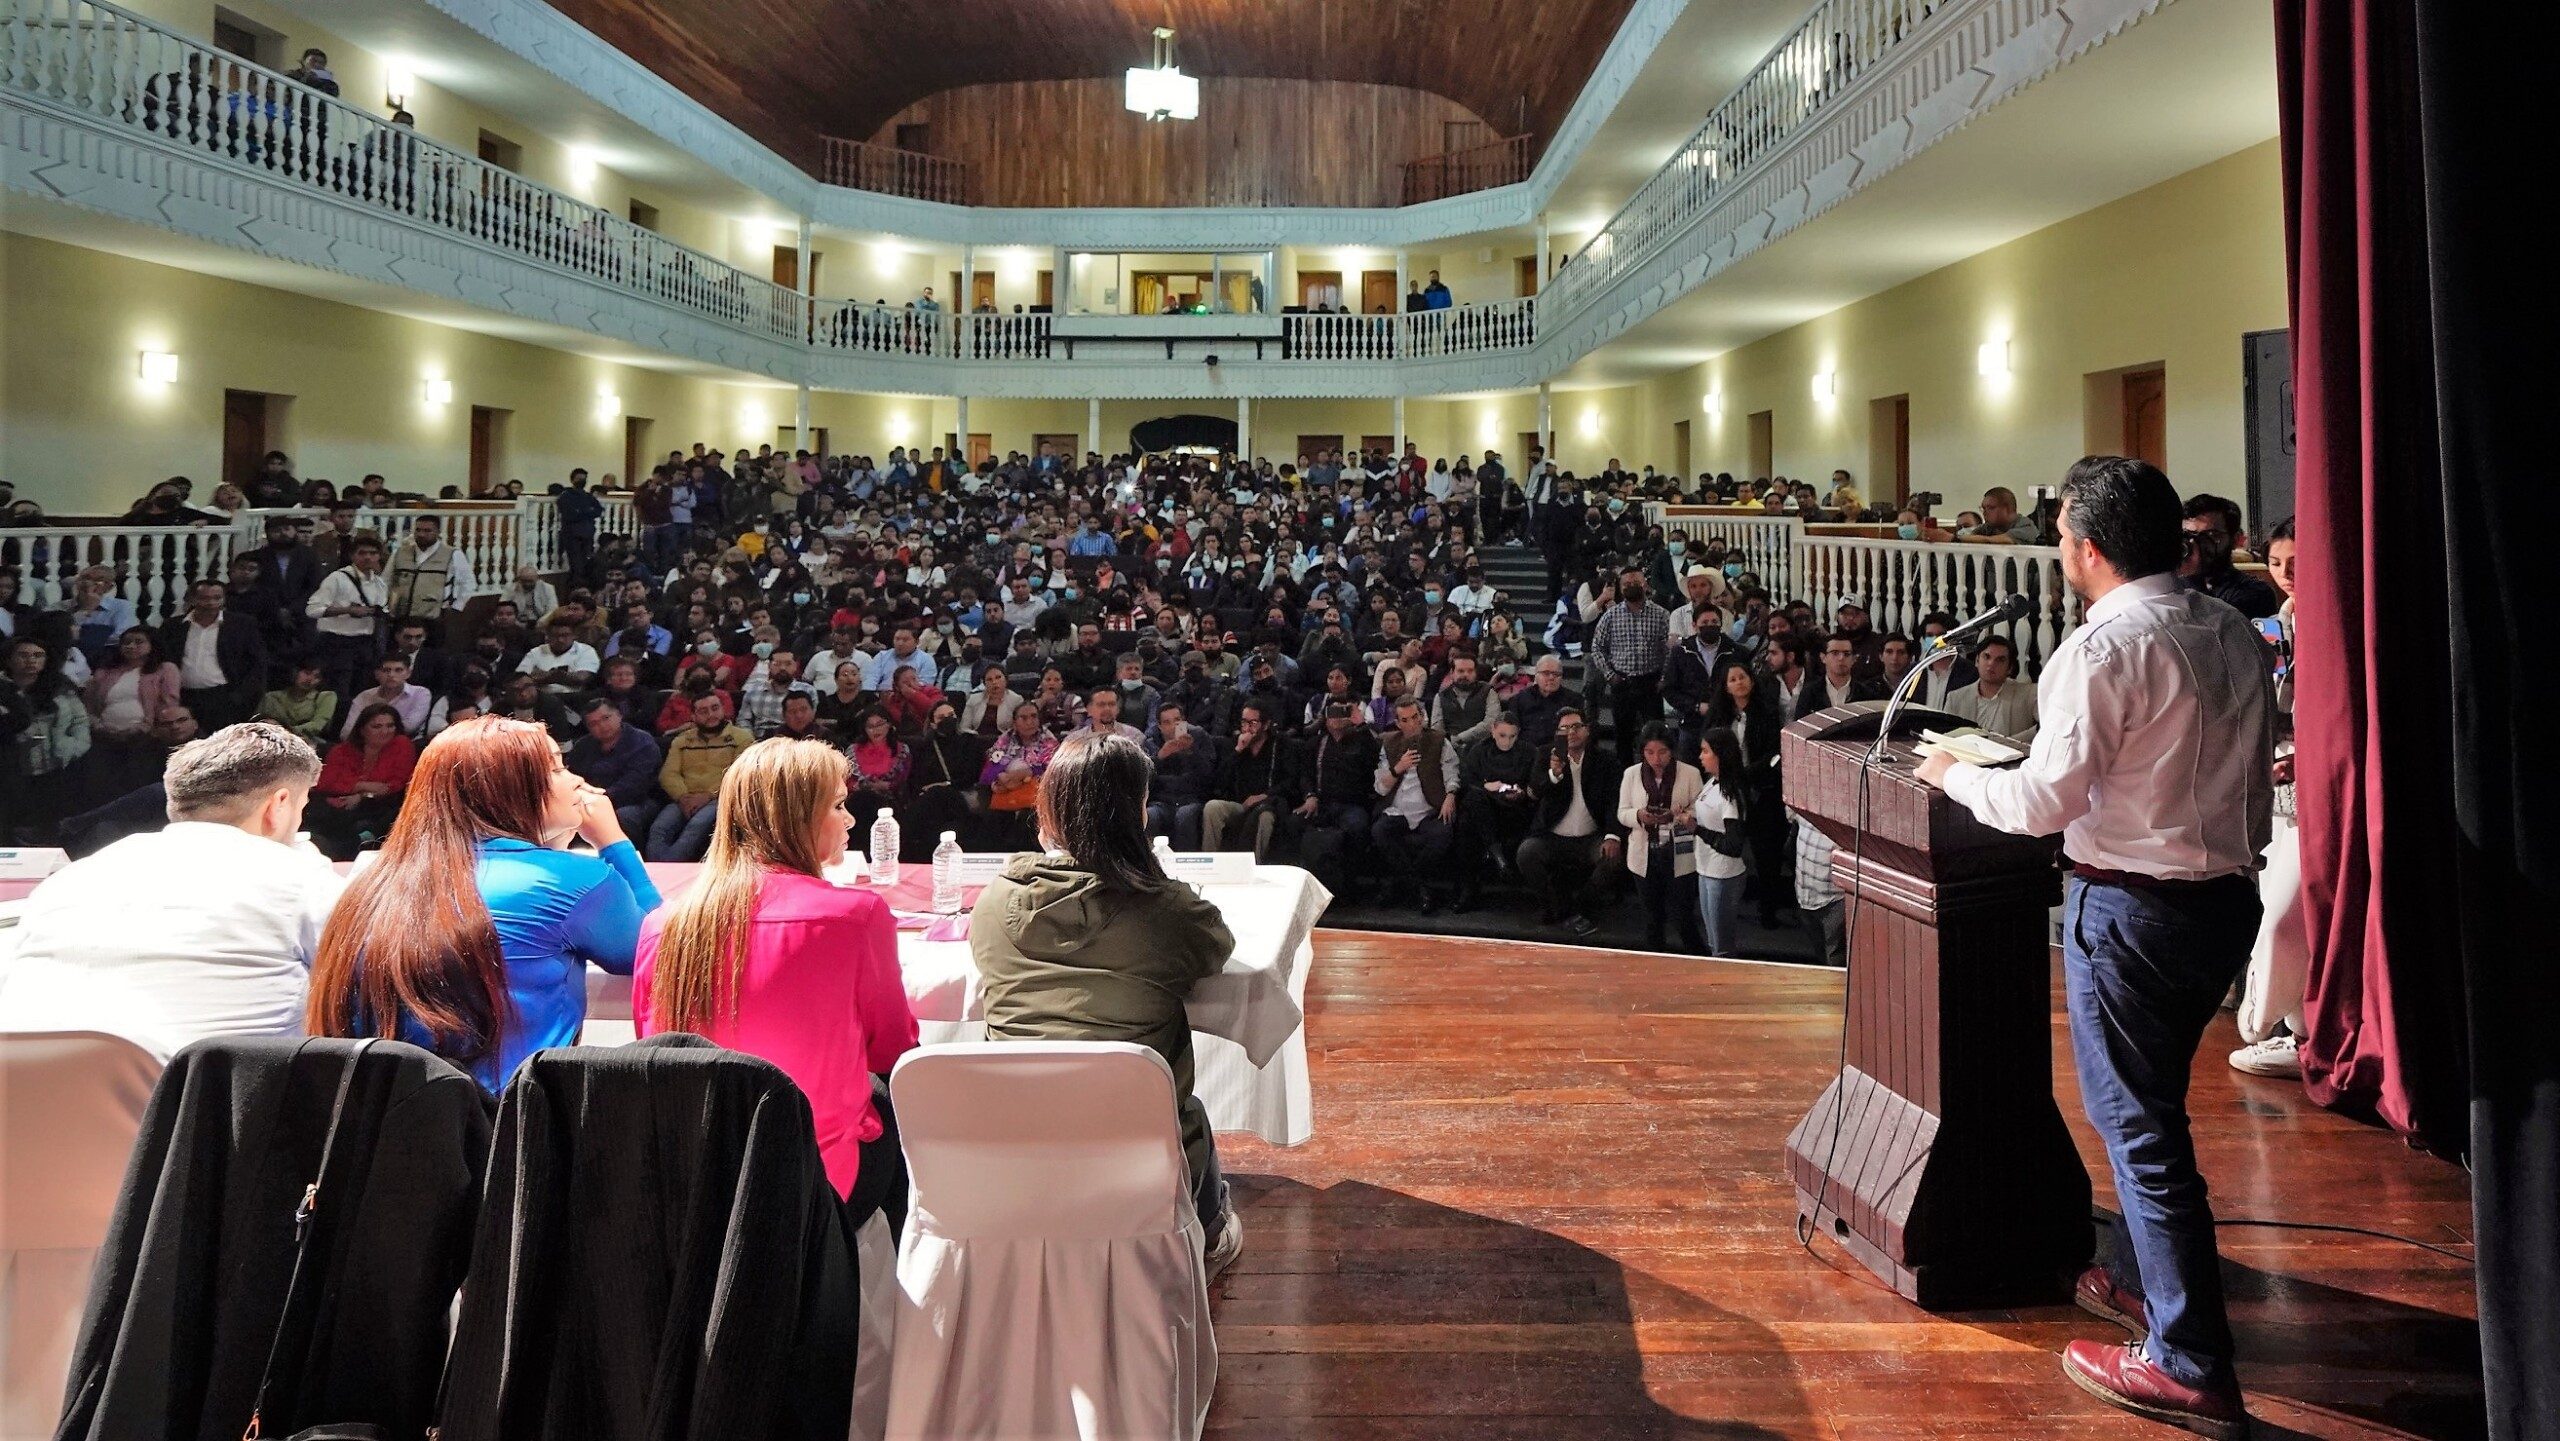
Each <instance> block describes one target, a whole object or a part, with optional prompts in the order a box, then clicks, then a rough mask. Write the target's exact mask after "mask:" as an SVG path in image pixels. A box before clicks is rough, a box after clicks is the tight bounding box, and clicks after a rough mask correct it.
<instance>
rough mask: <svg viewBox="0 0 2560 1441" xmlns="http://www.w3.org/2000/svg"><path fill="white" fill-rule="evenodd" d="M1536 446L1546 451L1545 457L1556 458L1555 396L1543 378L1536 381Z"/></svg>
mask: <svg viewBox="0 0 2560 1441" xmlns="http://www.w3.org/2000/svg"><path fill="white" fill-rule="evenodd" d="M1538 448H1539V449H1540V450H1543V451H1545V452H1546V453H1547V459H1549V460H1553V459H1555V458H1556V397H1555V391H1554V390H1553V389H1552V388H1551V387H1550V386H1549V385H1548V384H1547V382H1545V381H1543V380H1541V381H1539V382H1538Z"/></svg>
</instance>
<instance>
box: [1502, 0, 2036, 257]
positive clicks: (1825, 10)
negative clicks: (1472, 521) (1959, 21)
mask: <svg viewBox="0 0 2560 1441" xmlns="http://www.w3.org/2000/svg"><path fill="white" fill-rule="evenodd" d="M1941 3H1943V0H1823V3H1822V4H1820V5H1818V6H1816V7H1815V8H1814V11H1813V13H1812V14H1811V15H1809V16H1807V17H1805V20H1804V23H1803V24H1801V25H1798V26H1797V27H1796V28H1795V29H1794V30H1793V31H1792V32H1790V33H1789V34H1788V36H1787V38H1786V39H1784V40H1782V41H1780V42H1779V43H1778V46H1777V48H1776V49H1774V50H1772V51H1771V52H1770V53H1769V55H1768V58H1766V59H1764V60H1762V61H1761V62H1760V64H1759V66H1758V67H1757V68H1755V69H1754V70H1753V71H1752V72H1751V74H1750V76H1749V77H1748V78H1746V79H1745V80H1744V81H1743V82H1742V84H1741V85H1740V86H1739V87H1738V88H1736V89H1735V90H1734V92H1733V93H1732V94H1731V95H1729V96H1727V97H1725V99H1724V101H1723V103H1721V104H1719V105H1718V106H1716V108H1715V109H1714V110H1713V111H1711V112H1710V113H1709V114H1708V116H1707V120H1706V123H1705V124H1703V125H1700V126H1699V127H1698V129H1697V130H1696V132H1695V133H1693V134H1692V135H1691V136H1690V137H1689V139H1688V141H1687V143H1685V144H1684V145H1682V146H1681V147H1680V149H1679V150H1677V151H1675V152H1673V154H1672V156H1671V158H1670V159H1669V160H1667V161H1665V162H1664V163H1663V165H1662V168H1661V169H1659V170H1657V171H1655V172H1654V174H1653V178H1652V179H1650V180H1648V181H1646V182H1645V183H1644V184H1643V185H1642V186H1640V187H1638V189H1637V190H1636V193H1635V194H1634V196H1632V197H1631V198H1629V200H1628V201H1627V203H1626V204H1625V205H1624V206H1622V207H1620V208H1619V210H1618V213H1617V214H1616V215H1614V216H1612V217H1610V220H1609V223H1608V224H1606V225H1604V226H1602V227H1601V228H1600V230H1599V232H1598V233H1597V234H1595V235H1594V236H1592V238H1591V239H1590V240H1589V241H1588V242H1586V243H1585V244H1584V245H1583V247H1582V249H1581V250H1580V251H1578V252H1577V253H1575V254H1574V256H1573V257H1572V258H1571V259H1570V260H1569V261H1568V262H1567V263H1566V264H1565V265H1564V266H1563V267H1562V268H1561V269H1560V270H1558V271H1557V272H1556V276H1555V279H1554V280H1553V281H1552V282H1550V283H1549V285H1548V287H1547V290H1548V294H1549V297H1550V298H1551V300H1552V301H1553V302H1554V303H1556V304H1557V305H1559V306H1579V305H1580V304H1582V303H1583V302H1584V301H1586V300H1587V299H1588V298H1589V297H1591V296H1592V295H1594V294H1596V293H1598V292H1599V291H1600V290H1602V289H1603V288H1605V287H1606V286H1607V285H1608V284H1609V283H1610V282H1611V281H1614V280H1616V279H1618V278H1619V277H1620V276H1622V275H1625V274H1626V273H1628V272H1629V271H1631V270H1633V269H1634V268H1635V267H1636V266H1637V265H1639V264H1641V263H1643V262H1644V261H1645V260H1646V259H1647V258H1649V257H1650V256H1652V255H1653V254H1654V253H1655V252H1656V251H1657V250H1659V249H1661V247H1662V246H1663V245H1664V244H1665V243H1667V242H1668V241H1669V240H1670V239H1671V238H1672V237H1673V236H1676V235H1679V234H1680V233H1682V232H1684V231H1686V230H1687V229H1688V228H1689V226H1690V225H1691V224H1692V223H1693V222H1695V221H1696V220H1697V219H1698V218H1699V217H1701V216H1702V215H1704V214H1705V213H1706V212H1707V210H1708V209H1709V208H1710V207H1711V206H1712V205H1714V204H1715V202H1716V201H1718V200H1720V199H1722V198H1723V197H1724V195H1725V193H1726V191H1727V189H1728V187H1730V186H1731V185H1733V184H1734V183H1736V182H1737V181H1738V180H1740V178H1741V177H1742V176H1743V175H1744V174H1745V173H1746V172H1748V171H1750V170H1751V168H1752V167H1753V166H1755V165H1757V164H1759V163H1760V162H1761V161H1762V160H1764V159H1766V158H1767V157H1768V156H1769V155H1770V154H1771V153H1773V152H1775V151H1776V150H1778V149H1779V148H1780V147H1782V146H1783V145H1785V144H1786V142H1787V141H1788V140H1789V139H1790V138H1792V137H1794V136H1795V135H1797V134H1798V133H1800V132H1801V131H1802V130H1803V128H1804V127H1805V125H1806V123H1807V122H1809V121H1810V120H1811V119H1812V118H1813V117H1814V116H1815V115H1816V114H1818V113H1820V112H1821V110H1822V108H1823V107H1824V106H1825V105H1826V104H1829V103H1831V102H1833V101H1834V100H1836V99H1837V98H1838V97H1839V96H1840V94H1841V92H1843V91H1844V90H1846V89H1847V88H1848V86H1849V84H1850V82H1852V81H1854V80H1855V79H1857V77H1858V76H1859V75H1860V74H1861V73H1863V72H1864V71H1865V70H1866V69H1867V68H1868V67H1869V66H1871V65H1873V64H1874V63H1875V62H1876V61H1877V60H1879V59H1881V58H1882V57H1883V56H1884V55H1885V53H1886V52H1887V51H1889V50H1891V49H1892V48H1893V47H1894V46H1896V45H1898V44H1900V43H1901V42H1902V41H1903V40H1904V39H1905V38H1906V37H1908V36H1910V35H1911V34H1912V33H1914V32H1915V31H1917V30H1918V29H1919V28H1920V26H1921V25H1922V23H1923V22H1925V21H1926V20H1927V19H1928V18H1929V17H1930V16H1931V15H1932V14H1934V13H1936V11H1937V10H1938V9H1939V7H1940V5H1941ZM2043 8H2044V7H2042V6H2037V5H2032V4H2026V3H2012V4H2005V5H1995V6H1991V7H1988V9H1987V11H1986V14H1987V15H1989V16H1991V17H1992V23H1993V24H1994V25H2001V24H2002V23H2003V22H2007V24H2008V26H2010V27H2018V26H2023V25H2024V24H2025V23H2027V21H2029V20H2031V19H2033V18H2035V17H2034V14H2030V13H2017V14H2013V13H2011V12H2039V13H2040V12H2041V10H2042V9H2043Z"/></svg>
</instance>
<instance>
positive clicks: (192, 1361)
mask: <svg viewBox="0 0 2560 1441" xmlns="http://www.w3.org/2000/svg"><path fill="white" fill-rule="evenodd" d="M355 1051H356V1043H355V1042H353V1041H342V1040H325V1039H313V1040H303V1039H300V1038H292V1037H278V1038H269V1039H257V1040H237V1041H200V1042H198V1043H196V1044H195V1045H192V1046H189V1047H187V1048H186V1049H185V1050H183V1051H180V1052H179V1053H178V1054H177V1056H176V1057H174V1058H173V1059H172V1060H171V1061H170V1062H169V1068H168V1070H167V1071H165V1072H163V1073H162V1074H161V1077H160V1084H159V1085H158V1086H157V1087H156V1088H155V1089H154V1090H153V1091H152V1093H151V1105H150V1109H149V1110H147V1111H145V1112H144V1113H143V1117H142V1135H141V1138H140V1140H139V1141H137V1142H136V1144H135V1146H134V1151H133V1159H132V1161H131V1162H130V1163H129V1165H128V1168H127V1170H126V1172H125V1182H124V1192H123V1194H122V1195H121V1196H119V1197H118V1198H117V1200H116V1215H115V1220H114V1222H113V1223H112V1224H111V1225H110V1226H109V1227H108V1230H107V1240H106V1245H105V1246H104V1247H103V1248H102V1249H101V1250H100V1251H99V1253H98V1264H97V1270H96V1272H95V1279H94V1284H93V1286H92V1289H91V1292H90V1301H89V1309H88V1312H87V1314H86V1315H84V1316H83V1317H82V1318H81V1323H80V1340H79V1345H78V1349H77V1350H76V1352H75V1353H74V1354H73V1357H72V1364H71V1384H70V1387H69V1393H68V1397H67V1400H66V1404H65V1407H64V1411H63V1417H62V1422H61V1427H60V1429H59V1430H58V1431H57V1432H56V1433H55V1434H56V1436H57V1437H59V1438H61V1441H130V1438H133V1437H144V1436H147V1437H155V1438H163V1441H178V1438H195V1441H235V1438H237V1437H238V1436H239V1435H240V1434H241V1432H242V1431H243V1430H244V1429H245V1428H246V1427H247V1425H248V1421H249V1412H250V1410H251V1407H252V1406H253V1404H254V1402H255V1399H256V1396H257V1390H258V1375H259V1372H260V1370H261V1369H262V1368H263V1367H264V1365H265V1363H266V1359H267V1347H268V1343H269V1340H270V1339H271V1338H273V1337H274V1336H275V1335H276V1334H277V1330H278V1317H279V1316H280V1315H281V1314H282V1312H283V1309H284V1303H285V1294H286V1290H287V1282H288V1280H289V1278H290V1276H291V1274H292V1271H293V1254H294V1209H295V1205H296V1203H297V1202H298V1201H299V1200H300V1199H301V1197H302V1194H303V1187H304V1186H305V1185H307V1184H309V1183H310V1182H311V1180H312V1179H313V1177H314V1176H318V1175H320V1153H321V1150H322V1148H323V1145H324V1144H325V1143H326V1141H327V1139H328V1130H329V1109H330V1102H331V1100H332V1098H333V1097H334V1096H335V1095H336V1092H337V1088H338V1080H339V1077H340V1076H341V1075H342V1074H343V1073H344V1068H345V1067H346V1066H347V1065H348V1064H349V1062H350V1059H351V1058H352V1057H353V1055H354V1053H355ZM355 1064H356V1066H357V1069H356V1073H355V1081H354V1084H353V1086H352V1087H351V1088H350V1090H349V1092H348V1096H347V1108H346V1112H345V1119H344V1120H343V1121H342V1123H341V1124H340V1127H339V1132H338V1141H337V1146H336V1148H335V1150H333V1151H332V1152H331V1153H330V1157H329V1169H328V1173H327V1174H326V1175H325V1176H320V1181H321V1192H320V1205H319V1207H318V1209H317V1210H316V1211H315V1212H314V1213H313V1218H312V1221H311V1225H312V1227H313V1230H312V1234H311V1240H310V1246H309V1252H308V1255H309V1259H308V1261H307V1262H306V1266H307V1267H309V1268H310V1269H309V1270H307V1272H306V1275H305V1288H306V1289H305V1293H304V1294H305V1304H304V1305H302V1306H300V1307H297V1308H296V1311H297V1314H296V1315H294V1316H291V1317H288V1318H285V1319H286V1321H287V1324H286V1325H285V1326H284V1328H283V1340H282V1344H281V1345H280V1346H279V1347H278V1355H279V1357H280V1358H281V1360H280V1363H279V1369H278V1373H277V1375H276V1378H275V1381H276V1384H275V1387H274V1389H273V1391H272V1392H271V1393H270V1395H269V1399H268V1406H267V1410H266V1413H265V1415H264V1416H263V1417H262V1418H261V1419H262V1422H263V1425H262V1429H263V1430H264V1431H265V1433H266V1434H267V1435H270V1436H285V1435H290V1434H292V1433H293V1432H295V1431H299V1430H302V1429H303V1428H305V1427H307V1426H312V1425H316V1424H319V1423H321V1422H369V1423H372V1424H374V1425H378V1426H380V1427H382V1428H383V1429H384V1431H385V1433H386V1434H388V1435H392V1436H402V1437H414V1436H418V1435H421V1434H423V1433H424V1431H425V1430H426V1428H427V1426H429V1425H430V1424H432V1423H433V1422H434V1420H435V1419H436V1385H437V1379H438V1377H439V1376H441V1375H442V1373H443V1371H444V1356H445V1317H446V1313H447V1310H448V1308H450V1307H451V1305H452V1304H453V1294H454V1288H455V1287H456V1285H457V1284H459V1283H460V1281H461V1280H462V1274H463V1271H464V1268H465V1267H466V1265H467V1264H468V1263H469V1260H470V1256H471V1219H472V1216H473V1214H474V1213H475V1212H476V1211H477V1210H478V1209H479V1205H480V1168H481V1166H482V1164H483V1163H484V1161H485V1160H486V1159H487V1157H488V1154H489V1121H488V1113H487V1112H486V1111H485V1110H484V1109H483V1107H482V1103H481V1099H480V1088H479V1087H478V1086H476V1085H474V1084H473V1083H472V1080H471V1078H470V1077H469V1076H467V1075H464V1074H463V1073H462V1072H461V1071H459V1070H456V1069H455V1068H454V1067H452V1066H451V1065H448V1064H447V1063H445V1062H444V1061H443V1060H441V1059H439V1058H437V1057H435V1056H432V1055H429V1054H428V1053H427V1052H425V1051H422V1050H420V1049H418V1048H417V1047H415V1046H407V1045H402V1044H400V1043H399V1042H396V1041H381V1042H377V1043H375V1044H374V1046H373V1047H372V1048H371V1049H370V1050H368V1051H366V1052H365V1054H364V1058H363V1060H362V1061H360V1062H356V1063H355Z"/></svg>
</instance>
